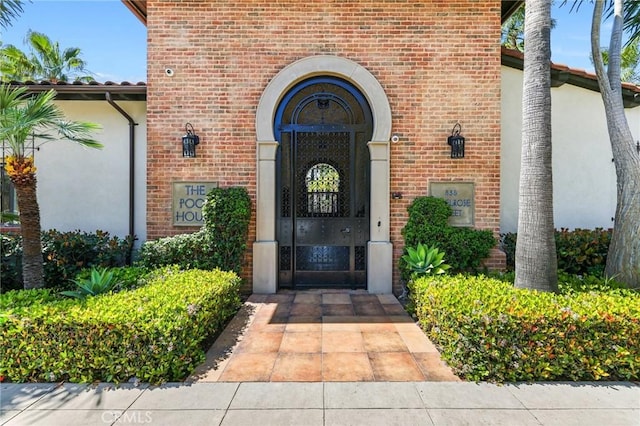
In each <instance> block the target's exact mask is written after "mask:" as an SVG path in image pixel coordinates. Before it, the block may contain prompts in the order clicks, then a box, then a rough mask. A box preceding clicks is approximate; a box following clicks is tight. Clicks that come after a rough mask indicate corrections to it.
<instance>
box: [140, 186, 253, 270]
mask: <svg viewBox="0 0 640 426" xmlns="http://www.w3.org/2000/svg"><path fill="white" fill-rule="evenodd" d="M202 214H203V217H204V222H205V224H204V226H203V227H202V228H201V229H200V230H199V231H198V232H195V233H192V234H180V235H176V236H173V237H165V238H160V239H158V240H155V241H147V242H145V243H144V244H143V245H142V248H141V250H140V253H139V257H138V260H137V264H139V265H141V266H143V267H146V268H157V267H160V266H165V265H178V266H180V268H181V269H190V268H198V269H215V268H220V269H224V270H231V271H235V272H237V273H240V272H241V270H242V260H243V258H244V253H245V250H246V248H247V237H248V232H249V220H250V219H251V199H250V198H249V195H248V194H247V191H246V189H245V188H214V189H212V190H211V191H210V192H209V194H208V195H207V200H206V201H205V204H204V206H203V208H202Z"/></svg>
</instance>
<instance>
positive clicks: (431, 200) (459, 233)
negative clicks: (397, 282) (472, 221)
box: [399, 197, 496, 281]
mask: <svg viewBox="0 0 640 426" xmlns="http://www.w3.org/2000/svg"><path fill="white" fill-rule="evenodd" d="M407 212H408V213H409V219H408V221H407V224H406V225H405V226H404V228H402V236H403V237H404V244H405V247H416V246H417V245H418V243H421V244H425V245H427V246H429V247H433V246H435V247H437V248H438V249H439V250H440V251H443V252H444V253H445V257H444V261H445V263H446V264H448V265H450V266H451V268H452V270H453V271H456V272H462V271H474V272H475V271H477V270H478V269H479V268H480V267H481V264H482V260H483V259H486V258H487V257H489V251H490V250H491V249H492V248H493V247H494V246H495V245H496V239H495V238H494V236H493V232H491V231H490V230H479V229H473V228H464V227H454V226H451V225H449V223H448V221H449V216H451V213H452V212H453V210H452V209H451V206H449V204H447V202H446V201H445V200H443V199H441V198H436V197H417V198H416V199H414V200H413V201H412V202H411V204H410V205H409V206H408V207H407ZM399 267H400V272H401V273H402V278H403V279H404V280H405V281H408V280H409V277H410V275H411V273H410V271H409V270H408V268H407V266H406V264H405V262H403V261H402V260H401V261H400V265H399Z"/></svg>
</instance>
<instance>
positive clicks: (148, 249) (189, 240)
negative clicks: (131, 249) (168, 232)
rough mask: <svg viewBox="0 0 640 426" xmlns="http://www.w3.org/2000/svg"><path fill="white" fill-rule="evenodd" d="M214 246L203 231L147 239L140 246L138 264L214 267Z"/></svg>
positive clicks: (149, 265) (186, 267) (189, 267)
mask: <svg viewBox="0 0 640 426" xmlns="http://www.w3.org/2000/svg"><path fill="white" fill-rule="evenodd" d="M212 250H213V248H212V247H211V244H210V241H209V238H208V237H207V235H206V234H205V233H204V232H203V231H202V230H200V231H198V232H195V233H193V234H179V235H174V236H172V237H164V238H159V239H157V240H153V241H146V242H145V243H144V244H143V245H142V247H141V248H140V252H139V253H138V258H137V260H136V265H140V266H142V267H144V268H148V269H153V268H159V267H162V266H167V265H178V266H179V267H180V268H181V269H205V270H206V269H214V268H215V267H216V266H217V265H216V264H215V262H214V259H213V251H212Z"/></svg>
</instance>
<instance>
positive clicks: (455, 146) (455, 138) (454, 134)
mask: <svg viewBox="0 0 640 426" xmlns="http://www.w3.org/2000/svg"><path fill="white" fill-rule="evenodd" d="M461 131H462V126H460V123H456V124H455V126H453V129H452V130H451V136H449V137H448V138H447V144H449V145H450V146H451V158H464V136H462V135H460V132H461Z"/></svg>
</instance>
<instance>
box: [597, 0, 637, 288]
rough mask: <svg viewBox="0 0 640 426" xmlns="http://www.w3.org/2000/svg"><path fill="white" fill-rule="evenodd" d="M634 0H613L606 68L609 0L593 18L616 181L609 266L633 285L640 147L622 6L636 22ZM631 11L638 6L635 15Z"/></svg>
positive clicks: (599, 2) (610, 272)
mask: <svg viewBox="0 0 640 426" xmlns="http://www.w3.org/2000/svg"><path fill="white" fill-rule="evenodd" d="M629 3H630V4H629ZM629 3H627V4H626V5H625V3H624V1H623V0H615V1H614V4H613V11H612V16H613V27H612V30H611V42H610V44H609V57H608V59H609V64H608V66H607V70H606V71H605V67H604V62H603V59H602V56H601V54H600V23H601V21H602V11H603V8H604V2H603V0H596V2H595V8H594V11H593V20H592V22H591V55H592V57H593V59H594V60H593V62H594V65H595V70H596V75H597V77H598V85H599V86H600V96H601V97H602V101H603V103H604V110H605V115H606V117H607V129H608V131H609V141H610V143H611V150H612V152H613V159H614V164H615V167H616V182H617V203H616V215H615V226H614V228H613V235H612V237H611V244H610V245H609V252H608V254H607V266H606V269H605V272H606V274H607V275H608V276H609V277H615V278H616V279H617V280H619V281H621V282H623V283H625V284H627V285H628V286H629V287H640V239H638V235H640V152H638V150H637V149H636V144H635V143H634V140H633V135H632V134H631V130H630V128H629V123H628V122H627V117H626V115H625V113H624V105H623V102H622V87H621V85H620V79H621V63H622V58H621V50H622V31H623V23H624V17H623V11H624V16H625V17H627V18H629V19H630V21H631V22H632V23H633V22H637V23H638V24H639V25H640V7H639V5H638V3H637V2H629ZM625 6H626V9H625ZM630 11H635V21H634V20H633V19H634V17H633V16H634V15H630V13H631V12H630ZM626 28H629V29H631V30H633V28H634V27H633V26H632V25H626ZM635 28H636V33H635V35H632V40H633V39H634V38H637V36H638V32H637V28H638V27H635Z"/></svg>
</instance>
